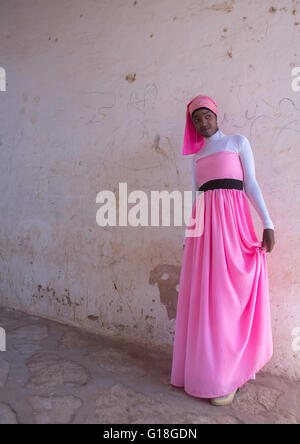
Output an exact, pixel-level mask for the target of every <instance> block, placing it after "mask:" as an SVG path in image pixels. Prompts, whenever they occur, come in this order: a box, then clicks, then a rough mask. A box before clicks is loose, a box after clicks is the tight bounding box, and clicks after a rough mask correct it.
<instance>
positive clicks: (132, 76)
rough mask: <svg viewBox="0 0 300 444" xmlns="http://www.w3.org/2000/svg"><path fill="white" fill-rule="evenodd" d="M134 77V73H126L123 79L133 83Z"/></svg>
mask: <svg viewBox="0 0 300 444" xmlns="http://www.w3.org/2000/svg"><path fill="white" fill-rule="evenodd" d="M135 78H136V73H133V74H128V75H127V76H126V77H125V79H126V80H127V81H128V82H129V83H133V82H134V81H135Z"/></svg>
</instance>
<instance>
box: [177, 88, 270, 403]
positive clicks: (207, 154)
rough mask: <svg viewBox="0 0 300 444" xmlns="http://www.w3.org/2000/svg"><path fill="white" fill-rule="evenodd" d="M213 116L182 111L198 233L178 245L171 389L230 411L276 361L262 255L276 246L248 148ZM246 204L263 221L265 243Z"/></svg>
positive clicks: (203, 105)
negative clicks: (180, 251)
mask: <svg viewBox="0 0 300 444" xmlns="http://www.w3.org/2000/svg"><path fill="white" fill-rule="evenodd" d="M217 115H218V111H217V105H216V103H215V102H214V101H213V100H212V99H211V98H210V97H208V96H196V97H195V98H194V99H193V100H191V102H190V103H189V104H188V105H187V111H186V128H185V135H184V145H183V155H187V154H193V157H192V176H193V209H192V214H193V216H194V218H195V220H196V222H198V223H199V220H198V221H197V218H198V219H199V217H202V221H201V222H202V225H203V230H202V232H201V233H200V235H198V236H185V238H184V242H183V244H184V246H185V247H184V254H183V262H182V268H181V273H180V284H179V293H178V303H177V314H176V328H175V337H174V348H173V361H172V372H171V384H172V385H174V386H177V387H184V390H185V391H186V393H188V394H190V395H192V396H195V397H199V398H210V400H211V403H212V404H213V405H227V404H230V403H231V402H232V401H233V399H234V396H235V393H236V392H237V390H238V388H239V387H240V386H242V385H243V384H244V383H245V382H246V381H247V380H249V379H255V374H256V373H257V372H258V371H259V370H260V369H261V368H262V367H263V366H264V365H265V364H266V363H267V362H268V361H269V360H270V359H271V357H272V354H273V343H272V331H271V321H270V307H269V288H268V276H267V263H266V255H265V253H266V252H271V251H272V249H273V247H274V243H275V240H274V225H273V223H272V221H271V219H270V216H269V213H268V210H267V208H266V205H265V202H264V199H263V196H262V193H261V190H260V187H259V185H258V183H257V181H256V177H255V164H254V158H253V153H252V149H251V146H250V143H249V141H248V139H247V138H246V137H245V136H243V135H239V134H237V135H225V134H224V133H223V132H222V131H221V130H220V129H219V128H218V123H217ZM197 190H198V191H199V192H197ZM196 194H197V195H198V197H196ZM247 197H248V198H249V200H250V201H251V203H252V204H253V206H254V208H255V210H256V211H257V213H258V215H259V217H260V219H261V221H262V224H263V228H264V230H263V240H262V242H260V241H258V239H257V236H256V233H255V230H254V226H253V221H252V218H251V213H250V208H249V203H248V200H247ZM200 199H202V203H203V212H202V213H201V216H199V214H198V210H197V212H196V208H198V207H197V204H198V203H199V201H200ZM199 206H200V205H199Z"/></svg>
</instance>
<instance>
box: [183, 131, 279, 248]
mask: <svg viewBox="0 0 300 444" xmlns="http://www.w3.org/2000/svg"><path fill="white" fill-rule="evenodd" d="M204 140H205V144H204V146H203V148H202V149H201V150H200V151H198V152H197V153H195V154H193V157H192V159H191V172H192V182H193V203H194V200H195V198H196V191H197V190H198V189H199V186H198V183H197V179H196V163H197V160H198V159H200V158H202V157H205V156H208V155H210V154H213V153H217V152H219V151H233V152H235V153H237V154H238V155H239V157H240V160H241V164H242V167H243V173H244V177H243V181H244V189H245V192H246V195H247V197H248V199H249V200H250V202H251V203H252V205H253V207H254V209H255V210H256V212H257V214H258V216H259V217H260V219H261V221H262V224H263V228H272V229H273V230H274V225H273V222H272V220H271V218H270V216H269V213H268V210H267V207H266V204H265V202H264V198H263V195H262V192H261V189H260V187H259V185H258V183H257V180H256V176H255V162H254V156H253V152H252V148H251V145H250V142H249V140H248V139H247V137H245V136H243V135H241V134H235V135H227V134H224V133H223V132H222V131H221V130H218V131H217V132H216V133H215V134H213V135H212V136H211V137H204ZM183 245H185V235H184V240H183Z"/></svg>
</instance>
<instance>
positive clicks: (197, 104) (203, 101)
mask: <svg viewBox="0 0 300 444" xmlns="http://www.w3.org/2000/svg"><path fill="white" fill-rule="evenodd" d="M202 107H205V108H208V109H210V110H211V111H213V112H214V113H215V114H216V115H218V109H217V105H216V103H215V102H214V101H213V100H212V99H211V98H210V97H208V96H196V97H194V98H193V100H191V101H190V103H189V104H188V105H187V108H186V124H185V133H184V141H183V151H182V154H183V155H184V156H185V155H187V154H194V153H197V151H199V150H200V149H201V148H202V147H203V145H204V137H203V136H201V134H199V133H197V131H196V129H195V127H194V124H193V122H192V118H191V116H192V113H193V111H195V109H198V108H202Z"/></svg>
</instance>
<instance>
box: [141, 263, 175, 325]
mask: <svg viewBox="0 0 300 444" xmlns="http://www.w3.org/2000/svg"><path fill="white" fill-rule="evenodd" d="M180 270H181V267H180V266H175V265H169V264H161V265H157V266H156V267H155V268H154V270H152V271H151V272H150V277H149V284H151V285H155V284H157V286H158V289H159V294H160V301H161V303H162V304H163V305H164V306H165V307H166V309H167V313H168V318H169V319H175V318H176V308H177V297H178V292H177V290H176V286H177V285H178V283H179V278H180Z"/></svg>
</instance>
